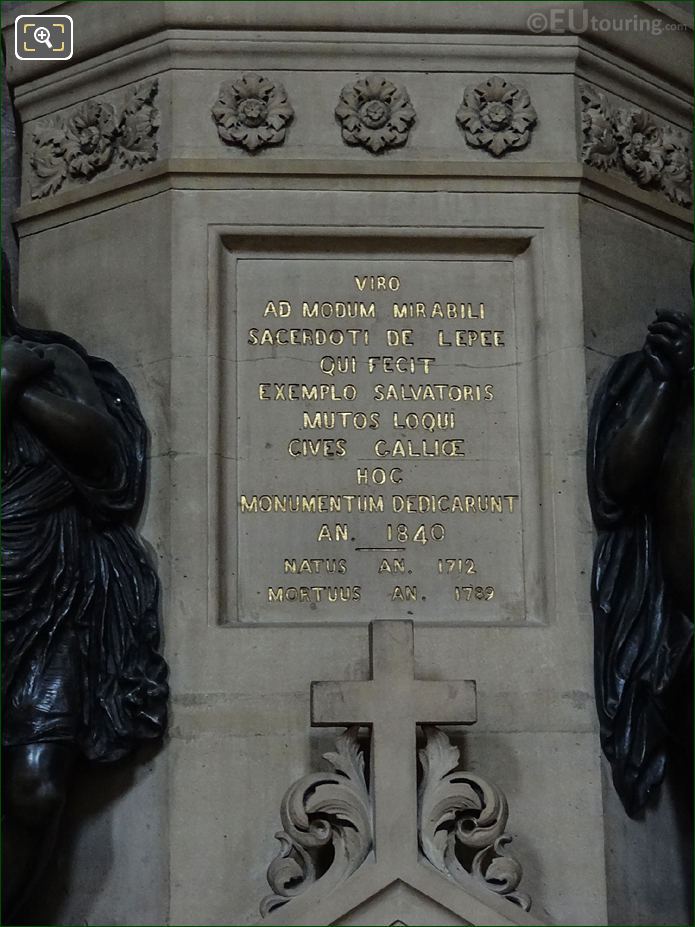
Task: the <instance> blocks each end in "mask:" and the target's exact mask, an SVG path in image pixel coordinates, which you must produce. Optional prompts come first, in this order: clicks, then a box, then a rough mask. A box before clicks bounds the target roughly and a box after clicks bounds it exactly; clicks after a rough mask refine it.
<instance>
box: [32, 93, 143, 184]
mask: <svg viewBox="0 0 695 927" xmlns="http://www.w3.org/2000/svg"><path fill="white" fill-rule="evenodd" d="M157 91H158V81H157V80H156V79H154V80H148V81H144V82H143V83H141V84H136V85H134V86H133V87H131V88H129V90H128V92H127V94H126V97H125V100H124V101H123V103H122V105H121V106H117V105H116V104H114V103H112V102H110V101H109V100H87V101H86V102H85V103H81V104H80V105H79V106H77V107H75V108H74V109H72V110H70V111H69V112H68V113H67V114H66V115H65V116H57V117H55V118H53V119H51V120H49V121H47V122H42V123H38V125H36V126H35V127H34V129H33V131H32V134H31V142H30V153H29V166H30V168H31V175H30V179H29V186H30V192H31V196H32V199H39V198H41V197H43V196H48V195H49V194H50V193H55V192H56V191H57V190H59V189H60V188H61V187H62V185H63V183H64V182H65V181H66V179H68V178H69V179H72V180H74V181H77V182H80V181H82V182H84V181H89V180H92V179H93V178H94V177H96V176H97V174H101V173H103V172H104V171H106V170H107V169H108V168H110V167H114V166H118V167H131V168H132V167H135V166H137V165H140V164H146V163H147V162H148V161H154V160H155V159H156V157H157V132H158V129H159V110H158V109H157V107H156V106H155V103H154V100H155V98H156V96H157Z"/></svg>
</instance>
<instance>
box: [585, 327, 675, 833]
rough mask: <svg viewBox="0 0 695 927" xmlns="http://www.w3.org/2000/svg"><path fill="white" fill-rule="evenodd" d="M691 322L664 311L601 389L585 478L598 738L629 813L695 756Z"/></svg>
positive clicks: (632, 812) (596, 402) (597, 401)
mask: <svg viewBox="0 0 695 927" xmlns="http://www.w3.org/2000/svg"><path fill="white" fill-rule="evenodd" d="M692 372H693V326H692V320H691V319H689V318H688V317H687V316H686V315H684V314H683V313H677V312H659V313H657V317H656V320H655V321H654V322H653V323H652V324H651V325H650V326H649V334H648V335H647V338H646V341H645V344H644V347H643V349H642V351H639V352H637V353H634V354H627V355H625V356H623V357H621V358H619V359H618V360H617V361H616V363H615V364H614V365H613V366H612V367H611V369H610V370H609V371H608V374H607V376H606V378H605V380H604V381H603V383H602V384H601V386H600V388H599V391H598V394H597V396H596V399H595V402H594V406H593V410H592V414H591V421H590V427H589V448H588V482H589V497H590V501H591V509H592V513H593V517H594V522H595V524H596V528H597V530H598V543H597V546H596V551H595V557H594V570H593V577H592V601H593V610H594V634H595V638H594V650H595V682H596V701H597V707H598V713H599V720H600V724H601V741H602V746H603V750H604V752H605V754H606V756H607V758H608V759H609V761H610V763H611V767H612V771H613V782H614V785H615V788H616V789H617V791H618V794H619V795H620V798H621V800H622V802H623V805H624V807H625V810H626V811H627V813H628V814H629V815H630V816H631V817H633V816H635V815H636V814H638V813H639V812H640V811H641V810H642V809H643V808H644V806H645V804H646V803H647V801H648V799H649V797H650V795H651V794H653V793H655V792H656V790H657V789H658V787H659V785H660V783H661V782H662V780H663V777H664V773H665V770H666V765H667V762H676V763H681V762H683V763H685V764H690V763H691V762H692V618H693V612H692V609H693V485H692V450H693V443H692V442H693V433H692V414H693V408H692Z"/></svg>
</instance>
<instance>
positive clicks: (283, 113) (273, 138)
mask: <svg viewBox="0 0 695 927" xmlns="http://www.w3.org/2000/svg"><path fill="white" fill-rule="evenodd" d="M212 118H213V121H214V123H215V125H216V126H217V134H218V135H219V137H220V138H221V139H222V141H223V142H225V143H227V144H228V145H239V146H241V147H242V148H245V149H246V150H247V151H249V152H254V151H258V150H259V149H261V148H264V147H265V146H266V145H280V144H281V143H282V142H283V141H284V140H285V133H286V131H287V126H288V125H289V124H290V122H292V119H293V118H294V110H293V109H292V107H291V105H290V103H289V101H288V99H287V93H286V91H285V88H284V87H283V86H282V84H274V83H273V82H272V81H271V80H269V79H268V78H267V77H262V76H261V75H260V74H243V75H242V76H241V78H239V80H230V81H226V82H225V83H223V84H222V86H221V87H220V94H219V98H218V100H217V102H216V103H215V105H214V106H213V107H212Z"/></svg>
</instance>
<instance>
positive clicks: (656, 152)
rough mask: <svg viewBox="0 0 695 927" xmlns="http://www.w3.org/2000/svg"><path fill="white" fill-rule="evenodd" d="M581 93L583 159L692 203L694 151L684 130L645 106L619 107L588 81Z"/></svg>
mask: <svg viewBox="0 0 695 927" xmlns="http://www.w3.org/2000/svg"><path fill="white" fill-rule="evenodd" d="M579 96H580V102H581V107H582V109H581V128H582V161H583V163H584V164H587V165H589V166H590V167H594V168H597V169H598V170H602V171H610V172H612V173H616V174H619V175H622V176H623V177H625V178H627V179H628V180H630V181H631V182H632V183H635V184H637V185H638V186H639V187H641V188H642V189H643V190H648V191H653V192H657V193H660V194H661V195H663V196H666V197H668V199H670V200H671V201H672V202H674V203H676V204H678V205H679V206H684V207H685V208H689V207H691V206H692V203H693V196H692V151H691V147H690V145H689V144H688V141H687V138H686V135H685V133H684V132H682V131H681V130H680V129H678V128H676V127H675V126H673V125H670V124H669V123H666V122H665V121H663V120H658V119H656V118H655V117H654V116H652V115H651V114H650V113H648V112H647V111H646V110H643V109H638V108H637V107H630V106H619V105H618V104H617V103H616V102H615V101H614V100H609V99H608V98H607V96H606V95H605V94H604V93H602V92H601V91H599V90H597V89H596V88H595V87H593V86H591V85H589V84H583V85H581V87H580V89H579Z"/></svg>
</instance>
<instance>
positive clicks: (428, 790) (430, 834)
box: [418, 725, 531, 911]
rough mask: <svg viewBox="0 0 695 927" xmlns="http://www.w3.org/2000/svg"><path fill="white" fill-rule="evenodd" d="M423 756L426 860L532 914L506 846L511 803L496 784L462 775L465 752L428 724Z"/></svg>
mask: <svg viewBox="0 0 695 927" xmlns="http://www.w3.org/2000/svg"><path fill="white" fill-rule="evenodd" d="M423 730H424V732H425V736H426V744H425V747H424V748H423V749H422V750H420V751H419V752H418V756H419V759H420V765H421V766H422V771H423V778H422V782H421V785H420V789H419V792H418V836H419V841H420V849H421V850H422V853H423V854H424V856H425V858H426V859H427V860H428V861H429V862H430V863H431V864H432V865H433V866H434V868H435V869H437V870H439V872H442V873H443V874H445V875H447V876H448V877H450V878H451V879H453V880H454V881H455V882H457V883H458V884H459V885H462V886H463V887H465V885H466V882H467V880H469V879H470V877H471V876H472V877H473V878H474V879H475V880H476V881H477V882H479V883H480V885H481V886H483V887H485V888H486V889H489V890H490V891H493V892H495V893H497V894H499V895H502V896H504V897H505V898H507V899H508V900H509V901H511V902H513V903H514V904H516V905H519V907H521V908H523V909H524V910H525V911H528V910H529V908H530V907H531V899H530V898H529V896H528V895H526V894H524V893H523V892H518V891H516V889H517V886H518V885H519V882H520V881H521V875H522V870H521V864H520V863H519V861H518V860H517V859H516V858H515V857H513V856H512V855H511V854H509V853H507V852H506V850H505V847H506V845H507V844H508V843H510V842H511V840H512V838H511V836H510V835H509V834H506V833H505V827H506V825H507V815H508V806H507V799H506V798H505V796H504V794H503V793H502V792H501V791H500V789H499V788H497V786H495V785H492V784H491V783H489V782H486V781H485V780H484V779H481V778H479V777H478V776H476V775H473V774H472V773H469V772H463V771H457V769H456V767H457V766H458V763H459V759H460V754H459V749H458V747H455V746H454V745H453V744H452V743H451V741H450V740H449V738H448V737H447V735H446V734H445V733H444V732H443V731H441V730H439V729H438V728H436V727H433V726H430V725H428V726H424V727H423Z"/></svg>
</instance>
